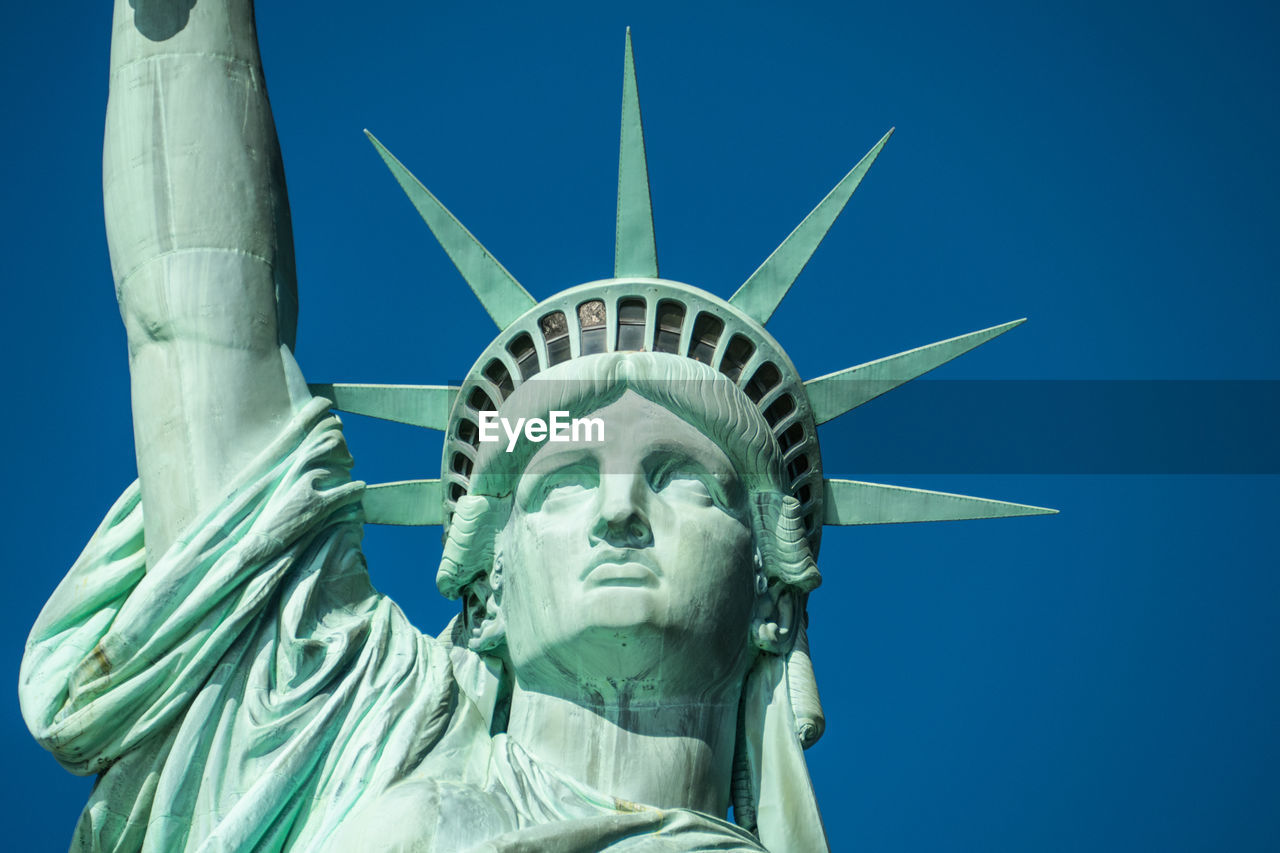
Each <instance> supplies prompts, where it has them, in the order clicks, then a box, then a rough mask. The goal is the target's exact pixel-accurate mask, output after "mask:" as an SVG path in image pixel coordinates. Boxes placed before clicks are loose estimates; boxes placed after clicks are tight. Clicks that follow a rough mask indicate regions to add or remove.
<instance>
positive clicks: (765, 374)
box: [743, 361, 782, 403]
mask: <svg viewBox="0 0 1280 853" xmlns="http://www.w3.org/2000/svg"><path fill="white" fill-rule="evenodd" d="M781 381H782V374H781V373H779V372H778V368H777V367H775V366H774V364H773V362H771V361H766V362H765V363H764V364H762V365H760V368H759V369H758V370H756V372H755V375H754V376H752V377H751V379H750V381H748V382H747V387H746V388H744V389H743V390H744V391H746V392H747V396H748V397H750V398H751V402H753V403H759V402H760V399H761V398H762V397H764V395H765V394H768V393H769V392H770V391H772V390H773V389H774V388H776V387H777V386H778V383H779V382H781Z"/></svg>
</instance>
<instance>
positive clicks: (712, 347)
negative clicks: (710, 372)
mask: <svg viewBox="0 0 1280 853" xmlns="http://www.w3.org/2000/svg"><path fill="white" fill-rule="evenodd" d="M723 331H724V323H723V322H722V321H721V320H720V318H719V317H716V316H715V315H713V314H708V313H706V312H705V311H704V312H703V313H701V314H699V315H698V319H697V320H695V321H694V322H693V340H691V341H690V342H689V358H692V359H694V360H696V361H700V362H702V363H703V364H710V363H711V357H712V356H713V355H715V353H716V344H717V343H719V342H720V333H721V332H723Z"/></svg>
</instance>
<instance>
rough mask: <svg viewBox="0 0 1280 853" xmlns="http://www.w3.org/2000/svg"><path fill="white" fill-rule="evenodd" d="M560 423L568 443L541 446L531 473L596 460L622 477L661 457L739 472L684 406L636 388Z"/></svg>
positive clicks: (715, 470) (531, 462) (532, 461)
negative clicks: (684, 412) (667, 403)
mask: <svg viewBox="0 0 1280 853" xmlns="http://www.w3.org/2000/svg"><path fill="white" fill-rule="evenodd" d="M575 420H576V421H577V422H578V424H577V428H576V431H575V427H574V424H573V421H575ZM584 421H586V422H587V423H585V424H584V423H583V422H584ZM557 422H558V423H559V424H561V430H562V432H564V433H567V435H568V440H566V441H555V442H553V441H545V442H543V443H541V444H540V445H539V446H538V447H537V449H536V450H535V451H534V452H533V453H532V455H531V457H530V458H529V461H528V462H527V464H526V465H525V471H526V472H529V471H533V472H534V473H536V472H537V471H539V470H541V469H543V468H545V467H547V466H548V465H551V466H558V465H560V464H572V462H573V460H575V459H582V460H593V461H594V463H595V464H596V465H598V466H599V467H600V468H601V470H602V472H604V473H615V472H614V471H613V469H614V468H615V467H616V468H617V469H618V470H617V472H616V473H622V472H625V471H627V470H628V468H629V466H634V465H638V464H646V463H651V462H652V461H653V460H657V459H687V460H690V461H693V462H696V463H698V464H700V465H701V466H703V467H704V468H706V469H707V470H708V471H711V472H713V473H716V474H717V475H728V476H732V475H733V474H734V473H736V472H735V468H734V464H733V462H732V460H731V459H730V458H729V456H728V455H727V454H726V453H725V451H724V450H722V449H721V447H720V445H719V444H717V443H716V441H715V440H714V439H713V438H712V437H711V436H709V435H707V434H706V433H705V432H703V431H702V429H701V428H699V426H698V425H697V424H695V423H693V422H691V421H690V420H688V419H686V418H685V417H684V416H683V415H682V413H681V411H680V410H679V408H678V407H671V406H664V405H662V404H661V403H659V402H656V401H654V400H651V399H649V398H648V397H645V396H644V395H642V394H640V393H637V392H636V391H635V390H634V389H631V388H627V389H626V390H624V391H623V392H622V394H621V396H619V397H618V398H617V399H614V400H611V401H609V402H607V403H604V404H602V405H599V406H595V407H591V408H589V409H588V410H586V411H585V412H584V413H583V414H582V415H581V416H579V417H576V418H569V417H567V416H566V417H564V418H559V419H557ZM508 426H511V424H510V423H508ZM548 426H549V427H550V426H551V424H549V425H548ZM504 429H505V427H504ZM557 460H558V461H557Z"/></svg>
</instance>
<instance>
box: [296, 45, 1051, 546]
mask: <svg viewBox="0 0 1280 853" xmlns="http://www.w3.org/2000/svg"><path fill="white" fill-rule="evenodd" d="M622 100H623V105H622V130H621V144H620V154H619V166H618V208H617V231H616V244H615V255H614V277H613V278H610V279H604V280H601V281H595V282H589V283H587V284H582V285H578V286H576V287H572V288H569V289H568V290H565V291H562V292H560V293H558V294H556V295H554V296H552V297H550V298H549V299H546V300H545V301H542V302H538V301H537V300H535V299H534V297H533V296H531V295H530V294H529V292H528V291H527V290H525V288H524V287H523V286H521V285H520V283H519V282H518V281H516V279H515V278H514V277H513V276H512V275H511V273H510V272H508V271H507V270H506V268H505V267H503V266H502V264H500V263H499V262H498V261H497V259H496V258H494V256H493V255H492V254H490V253H489V251H488V250H487V249H485V248H484V246H483V245H482V244H481V243H480V242H479V241H478V240H477V239H476V238H475V237H474V236H473V235H472V234H471V233H470V232H469V231H468V230H467V229H466V228H465V227H463V225H462V224H461V223H460V222H459V221H458V220H457V219H456V218H455V217H454V216H453V215H452V214H451V213H450V212H449V211H448V210H447V209H446V208H445V207H444V206H443V205H442V204H441V203H440V201H439V200H438V199H436V197H435V196H434V195H432V194H431V192H430V191H429V190H427V189H426V187H424V186H423V185H422V184H421V183H420V182H419V181H418V180H417V179H416V178H415V177H414V176H413V175H412V174H411V173H410V172H409V170H408V169H406V168H405V167H404V165H403V164H402V163H401V162H400V161H399V160H397V159H396V158H395V157H394V156H392V154H391V153H390V152H389V151H388V150H387V149H386V148H385V147H384V146H383V145H382V144H381V143H380V142H379V141H378V140H377V139H375V138H374V137H373V135H372V134H369V139H370V140H371V141H372V142H373V144H374V147H375V148H376V149H377V151H378V153H379V154H380V155H381V157H382V158H383V160H384V161H385V162H386V164H387V166H388V167H389V168H390V169H391V172H392V174H393V175H394V176H395V178H396V180H397V181H398V182H399V183H400V185H401V187H402V188H403V189H404V191H405V193H406V194H407V195H408V196H409V199H410V200H411V201H412V202H413V205H414V207H415V208H416V209H417V210H418V213H419V214H420V215H421V216H422V218H423V219H424V220H425V221H426V223H427V225H428V227H429V228H430V229H431V231H432V233H433V234H434V235H435V237H436V239H437V240H439V242H440V244H441V246H442V247H443V248H444V250H445V252H446V253H447V254H448V255H449V258H450V259H451V260H452V261H453V263H454V265H455V266H456V267H457V268H458V270H459V272H461V273H462V276H463V278H464V279H466V281H467V284H468V285H469V286H470V288H471V290H472V291H473V292H474V293H475V295H476V297H477V298H479V300H480V301H481V303H482V304H483V305H484V308H485V310H486V311H487V312H488V313H489V316H490V317H492V318H493V320H494V322H495V323H496V324H497V325H498V327H499V329H500V330H501V331H500V332H499V334H498V337H497V338H495V339H494V340H493V342H492V343H490V344H489V346H488V347H487V348H486V349H485V351H484V352H483V353H482V354H481V356H480V358H479V360H477V362H476V363H475V365H474V366H473V367H472V368H471V370H470V371H469V372H468V373H467V376H466V379H465V380H464V381H463V383H462V385H461V386H431V385H418V386H407V385H361V384H332V385H313V386H312V390H313V391H314V392H315V393H316V394H318V395H320V396H325V397H328V398H329V399H331V400H332V401H333V404H334V407H335V408H337V409H339V410H342V411H347V412H353V413H358V414H363V415H369V416H372V417H377V418H383V419H387V420H393V421H399V422H402V423H408V424H413V425H415V426H420V427H425V428H429V429H436V430H444V431H445V443H444V455H443V459H442V460H441V471H442V475H441V478H440V479H434V480H409V481H403V482H398V483H384V484H379V485H373V486H370V487H369V489H368V491H367V492H366V496H365V501H364V504H365V514H366V518H367V520H368V521H369V522H371V523H380V524H402V525H434V524H444V525H447V524H448V521H449V518H450V517H451V515H452V512H453V509H454V506H455V504H456V502H457V500H458V499H459V498H460V497H462V496H463V495H465V494H466V493H467V488H468V485H469V482H470V480H469V477H470V474H471V471H472V466H473V464H474V462H475V458H476V449H477V446H478V412H480V411H486V410H496V409H497V408H498V407H499V406H500V404H501V403H502V401H503V400H504V399H506V397H508V396H509V395H510V394H511V393H512V391H513V390H514V389H515V388H516V387H518V386H519V385H520V384H522V383H523V382H525V381H527V380H529V379H530V378H532V377H533V376H535V375H537V374H538V373H541V372H543V371H546V370H547V369H549V368H551V367H553V366H555V365H557V364H560V363H562V362H565V361H569V360H572V359H574V358H578V357H580V356H584V355H590V354H594V353H605V352H626V351H647V352H659V353H669V354H671V355H673V356H682V357H687V358H691V359H694V360H697V361H700V362H703V363H704V364H707V365H709V366H711V367H712V368H714V369H716V370H718V371H719V372H720V373H722V374H724V375H725V376H726V377H728V378H729V379H730V380H732V381H733V382H735V383H736V384H737V386H738V387H739V388H740V389H741V390H742V392H743V393H744V394H745V395H746V396H747V397H748V398H749V399H750V400H751V402H752V403H753V404H754V405H755V406H756V407H757V408H758V409H759V411H760V413H761V414H762V416H763V417H764V419H765V421H766V422H767V423H768V425H769V427H770V429H771V430H772V432H773V434H774V437H775V439H776V440H777V441H778V445H779V448H780V450H781V452H782V460H783V466H784V480H785V482H786V484H787V486H788V488H789V490H790V491H791V493H792V495H794V496H795V497H796V498H797V499H798V500H799V501H800V504H801V508H802V513H803V517H804V523H805V532H806V534H807V536H808V538H809V542H810V545H811V548H812V550H813V552H814V553H815V555H816V553H817V548H818V544H819V540H820V536H821V531H822V527H823V525H854V524H880V523H892V522H908V521H944V520H959V519H970V518H998V517H1003V516H1016V515H1039V514H1045V513H1052V512H1054V510H1050V509H1043V508H1040V507H1033V506H1027V505H1023V504H1013V503H1005V502H1001V501H992V500H986V499H983V498H974V497H968V496H965V495H954V494H947V493H943V492H931V491H923V490H919V489H908V488H903V487H898V486H889V485H882V484H877V483H865V482H859V481H853V480H836V479H825V478H823V476H822V458H821V454H820V452H819V446H818V431H817V427H818V425H820V424H823V423H825V422H827V421H830V420H832V419H834V418H836V417H839V416H840V415H843V414H845V413H846V412H848V411H850V410H852V409H854V408H856V407H858V406H860V405H862V404H863V403H866V402H868V401H869V400H872V399H874V398H875V397H878V396H880V395H881V394H883V393H885V392H886V391H889V390H892V389H893V388H896V387H897V386H899V385H901V384H903V383H905V382H907V381H909V380H911V379H914V378H916V377H917V376H920V375H921V374H923V373H926V372H928V371H930V370H932V369H934V368H935V367H938V366H939V365H942V364H944V363H946V362H947V361H950V360H951V359H953V358H955V357H956V356H959V355H961V354H963V353H965V352H968V351H969V350H970V349H973V348H974V347H976V346H978V345H980V344H982V343H985V342H986V341H989V340H991V339H992V338H994V337H997V336H998V335H1001V334H1003V333H1004V332H1006V331H1008V330H1009V329H1011V328H1013V327H1014V326H1017V325H1019V324H1020V323H1022V322H1023V321H1022V320H1015V321H1013V322H1010V323H1004V324H1001V325H998V326H992V327H991V328H988V329H982V330H979V331H976V332H971V333H969V334H965V335H960V336H958V337H954V338H950V339H947V340H944V341H939V342H936V343H933V344H928V345H926V346H922V347H918V348H916V349H912V350H908V351H906V352H902V353H898V354H897V355H892V356H888V357H886V358H882V359H877V360H875V361H871V362H867V363H865V364H861V365H858V366H855V367H850V368H847V369H845V370H841V371H837V372H835V373H831V374H828V375H826V376H821V377H818V378H816V379H811V380H808V381H804V380H803V379H801V377H800V375H799V373H798V372H797V371H796V368H795V366H794V365H793V364H792V362H791V360H790V358H788V357H787V354H786V352H785V350H784V349H783V348H782V346H781V345H780V344H779V343H778V342H777V341H776V340H775V339H774V338H773V336H772V335H770V334H769V332H768V331H766V330H765V324H766V323H768V321H769V319H770V317H772V315H773V313H774V311H775V310H776V309H777V307H778V305H779V304H780V303H781V302H782V299H783V297H785V296H786V294H787V292H788V290H790V288H791V285H792V284H793V283H794V282H795V280H796V278H797V276H799V274H800V272H801V271H802V270H803V269H804V267H805V265H806V264H807V263H808V261H809V258H810V257H811V256H812V255H813V252H814V251H815V250H816V249H817V247H818V245H819V244H820V243H821V242H822V239H823V238H824V237H825V236H826V234H827V231H828V230H829V229H830V228H831V225H832V224H833V223H834V222H835V220H836V218H837V217H838V216H839V215H840V212H841V211H842V210H843V209H844V206H845V204H846V203H847V202H848V200H849V198H850V197H851V196H852V195H853V192H854V190H856V189H857V187H858V185H859V184H860V183H861V181H862V179H863V177H864V176H865V175H866V173H867V171H868V169H870V167H871V164H872V163H874V162H875V159H876V157H877V156H878V155H879V154H880V151H881V149H882V148H883V147H884V145H885V143H886V142H887V141H888V139H889V136H890V135H891V134H892V133H893V131H892V130H890V131H889V133H886V134H885V136H884V137H883V138H882V139H881V140H880V141H879V142H877V143H876V144H875V146H873V147H872V149H871V150H870V151H869V152H868V153H867V154H866V156H864V157H863V158H862V160H861V161H859V163H858V164H857V165H856V166H854V168H853V169H852V170H851V171H850V172H849V173H848V174H847V175H846V176H845V177H844V178H843V179H842V180H841V181H840V182H839V183H838V184H837V185H836V186H835V188H834V189H832V190H831V192H830V193H828V194H827V196H826V197H825V198H824V199H822V201H821V202H820V203H819V204H818V206H817V207H815V208H814V210H813V211H812V212H811V213H810V214H809V215H808V216H807V217H805V219H804V221H802V222H801V223H800V224H799V225H798V226H797V227H796V228H795V230H794V231H792V232H791V234H790V235H789V236H788V237H787V238H786V240H784V241H783V242H782V244H781V245H780V246H779V247H778V248H777V249H776V250H774V252H773V253H772V254H770V255H769V256H768V258H766V259H765V261H764V262H763V263H762V264H761V265H760V267H759V268H758V269H757V270H756V271H755V272H754V273H752V275H751V276H750V278H748V279H747V281H746V282H745V283H743V285H742V286H741V287H740V288H739V289H738V290H737V292H736V293H734V294H733V296H731V297H730V298H729V299H728V300H724V299H721V298H719V297H717V296H715V295H713V294H711V293H708V292H706V291H704V290H700V289H698V288H696V287H693V286H691V285H688V284H683V283H681V282H677V281H671V280H667V279H663V278H659V275H658V259H657V248H656V240H655V236H654V228H653V215H652V206H651V202H650V195H649V177H648V168H647V163H646V157H645V149H644V132H643V125H642V122H641V117H640V103H639V97H638V93H637V87H636V75H635V63H634V57H633V53H632V47H631V33H630V31H629V30H628V32H627V40H626V54H625V61H624V73H623V98H622Z"/></svg>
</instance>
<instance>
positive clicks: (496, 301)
mask: <svg viewBox="0 0 1280 853" xmlns="http://www.w3.org/2000/svg"><path fill="white" fill-rule="evenodd" d="M364 133H365V136H367V137H369V141H370V142H372V143H373V147H374V148H376V149H377V151H378V155H379V156H381V157H382V160H383V162H385V163H386V164H387V168H389V169H390V170H391V174H393V175H394V176H395V179H396V181H398V182H399V184H400V187H401V189H403V190H404V192H405V195H407V196H409V201H411V202H413V206H414V207H416V208H417V209H418V213H419V215H421V216H422V218H423V220H424V221H425V222H426V223H427V227H428V228H430V229H431V233H432V234H434V235H435V237H436V240H438V241H439V242H440V245H441V247H443V248H444V250H445V253H446V254H448V255H449V260H451V261H453V265H454V266H455V267H457V268H458V272H460V273H462V277H463V278H464V279H466V281H467V285H468V286H469V287H470V288H471V290H472V292H473V293H475V295H476V297H477V298H478V299H479V300H480V304H481V305H483V306H484V310H485V311H487V312H489V316H490V317H492V318H493V322H495V323H497V324H498V328H499V329H505V328H506V327H507V326H509V325H511V323H512V322H513V321H514V320H515V319H516V318H517V317H519V316H520V315H521V314H523V313H524V312H526V311H528V310H529V309H530V308H532V307H533V306H534V305H535V304H537V302H536V300H535V299H534V298H533V297H532V296H530V295H529V291H527V290H525V289H524V288H523V287H522V286H521V285H520V282H518V281H516V280H515V277H513V276H512V275H511V273H509V272H507V270H506V267H504V266H503V265H502V264H500V263H498V260H497V258H495V257H494V256H493V255H491V254H490V253H489V250H488V249H486V248H485V247H484V246H482V245H481V244H480V241H479V240H477V239H476V238H475V237H474V236H473V235H472V233H471V232H470V231H468V230H467V229H466V228H465V227H464V226H463V224H462V223H461V222H459V221H458V220H457V218H456V217H455V216H454V215H453V214H452V213H450V212H449V210H448V209H447V208H446V207H445V206H444V205H443V204H441V203H440V200H439V199H437V198H436V197H435V196H434V195H432V194H431V191H430V190H428V189H427V188H426V187H424V186H423V185H422V182H421V181H419V180H418V179H417V178H415V177H414V176H413V174H412V173H411V172H410V171H409V170H408V169H406V168H405V167H404V164H403V163H401V162H400V161H399V160H397V159H396V158H395V157H394V156H393V155H392V154H391V152H390V151H388V150H387V149H386V148H385V147H384V146H383V144H382V143H381V142H379V141H378V139H377V138H376V137H375V136H374V135H373V134H372V133H370V132H369V131H367V130H366V131H365V132H364Z"/></svg>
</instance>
